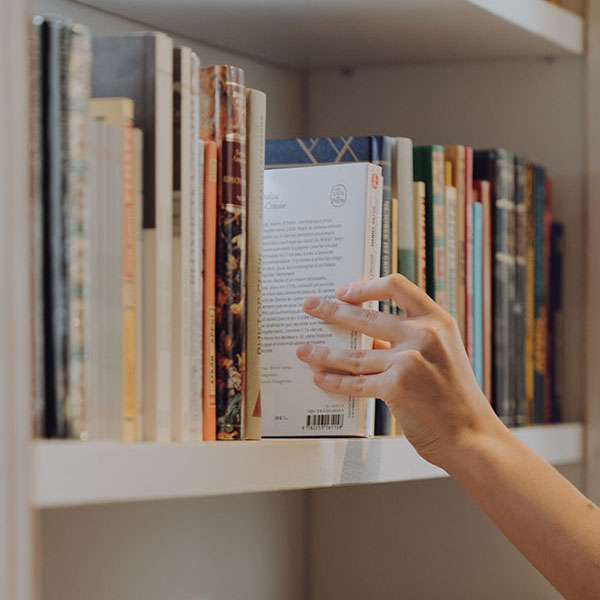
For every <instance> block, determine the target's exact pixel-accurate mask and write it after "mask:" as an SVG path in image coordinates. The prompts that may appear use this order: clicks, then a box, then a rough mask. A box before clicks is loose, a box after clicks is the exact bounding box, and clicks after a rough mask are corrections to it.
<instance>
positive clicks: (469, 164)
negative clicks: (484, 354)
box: [465, 146, 473, 359]
mask: <svg viewBox="0 0 600 600" xmlns="http://www.w3.org/2000/svg"><path fill="white" fill-rule="evenodd" d="M472 206H473V148H471V147H469V146H466V147H465V347H466V349H467V355H468V356H469V358H471V359H472V355H473V277H472V274H473V247H472V246H473V209H472V208H471V207H472Z"/></svg>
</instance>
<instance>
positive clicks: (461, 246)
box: [444, 146, 467, 342]
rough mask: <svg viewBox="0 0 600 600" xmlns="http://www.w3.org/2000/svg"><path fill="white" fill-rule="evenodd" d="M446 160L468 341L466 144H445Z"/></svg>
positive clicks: (459, 315) (460, 315)
mask: <svg viewBox="0 0 600 600" xmlns="http://www.w3.org/2000/svg"><path fill="white" fill-rule="evenodd" d="M444 160H445V161H448V162H450V164H451V165H452V181H453V184H452V185H454V187H455V188H456V278H457V290H456V322H457V323H458V328H459V330H460V333H461V335H462V338H463V342H466V339H465V338H466V336H465V326H466V304H465V302H466V288H465V284H466V264H465V256H466V234H465V232H466V228H465V225H466V217H467V211H466V209H465V201H466V194H465V191H466V184H467V180H466V173H465V169H466V151H465V147H464V146H444Z"/></svg>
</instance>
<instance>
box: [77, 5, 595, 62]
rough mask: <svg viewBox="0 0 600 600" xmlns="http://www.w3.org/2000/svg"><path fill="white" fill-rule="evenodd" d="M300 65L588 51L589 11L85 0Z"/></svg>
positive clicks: (152, 23)
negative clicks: (584, 15) (586, 26)
mask: <svg viewBox="0 0 600 600" xmlns="http://www.w3.org/2000/svg"><path fill="white" fill-rule="evenodd" d="M80 3H82V4H87V5H90V6H93V7H95V8H99V9H102V10H106V11H108V12H111V13H113V14H116V15H120V16H123V17H127V18H130V19H134V20H136V21H138V22H141V23H144V24H146V25H148V26H150V27H153V28H155V29H161V30H166V31H170V32H172V33H175V34H179V35H182V36H185V37H188V38H191V39H195V40H198V41H200V42H205V43H207V44H211V45H213V46H217V47H220V48H224V49H227V50H232V51H235V52H238V53H241V54H244V55H247V56H251V57H254V58H258V59H260V60H265V61H269V62H272V63H277V64H282V65H286V66H295V67H301V68H310V67H323V66H338V67H341V66H343V67H351V66H357V65H365V64H369V65H371V64H385V63H391V62H407V61H437V60H473V59H481V58H484V59H487V58H507V57H525V56H528V57H543V56H565V55H580V54H582V53H583V51H584V21H583V19H582V18H581V17H580V16H578V15H576V14H574V13H571V12H569V11H567V10H565V9H563V8H561V7H559V6H556V5H553V4H550V3H549V2H546V1H545V0H370V1H369V2H365V1H364V0H320V1H318V2H316V1H314V0H264V1H263V2H241V1H240V0H220V1H218V2H215V1H214V0H210V1H209V0H169V1H168V2H167V1H166V0H80Z"/></svg>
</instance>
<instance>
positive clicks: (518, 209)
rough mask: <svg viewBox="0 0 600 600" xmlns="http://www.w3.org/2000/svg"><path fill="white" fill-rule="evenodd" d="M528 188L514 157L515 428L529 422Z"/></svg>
mask: <svg viewBox="0 0 600 600" xmlns="http://www.w3.org/2000/svg"><path fill="white" fill-rule="evenodd" d="M526 187H527V167H526V163H525V161H524V160H523V159H521V158H518V157H515V302H514V304H513V319H514V324H513V330H514V335H515V340H514V342H515V343H514V352H511V355H512V357H513V360H514V374H515V376H514V379H513V385H514V396H515V402H516V406H515V424H516V425H524V424H525V423H526V422H527V421H528V408H527V398H526V394H525V364H526V359H525V337H526V331H525V328H526V323H525V306H526V303H527V299H526V294H527V207H526V203H525V192H526Z"/></svg>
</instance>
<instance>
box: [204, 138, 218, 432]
mask: <svg viewBox="0 0 600 600" xmlns="http://www.w3.org/2000/svg"><path fill="white" fill-rule="evenodd" d="M217 170H218V167H217V144H216V143H215V142H214V141H208V142H206V143H205V146H204V215H203V217H204V219H203V222H204V236H203V242H204V314H203V321H204V326H203V331H202V342H203V344H202V346H203V350H202V360H203V363H204V365H203V369H202V371H203V373H202V379H203V385H202V429H203V438H204V440H205V441H214V440H216V439H217V437H216V436H217V396H216V394H217V391H216V390H217V348H216V318H215V313H216V309H215V290H216V276H215V270H216V260H215V253H216V245H217Z"/></svg>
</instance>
